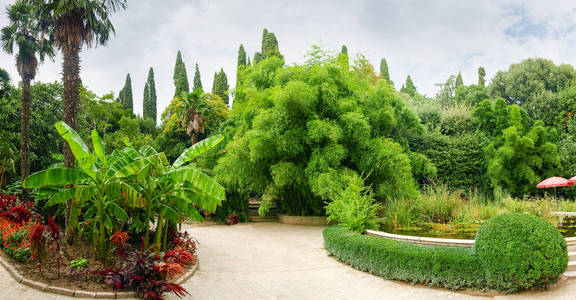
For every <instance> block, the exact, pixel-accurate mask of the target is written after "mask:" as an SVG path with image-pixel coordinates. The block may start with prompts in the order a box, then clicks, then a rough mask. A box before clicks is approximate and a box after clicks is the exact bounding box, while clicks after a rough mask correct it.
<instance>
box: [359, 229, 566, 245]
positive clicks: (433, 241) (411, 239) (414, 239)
mask: <svg viewBox="0 0 576 300" xmlns="http://www.w3.org/2000/svg"><path fill="white" fill-rule="evenodd" d="M366 235H370V236H375V237H381V238H387V239H391V240H394V241H400V242H407V243H411V244H420V245H433V246H452V247H467V248H472V247H474V240H463V239H438V238H429V237H422V236H410V235H400V234H393V233H388V232H384V231H378V230H366ZM564 239H565V240H566V244H568V246H571V245H576V237H569V238H564Z"/></svg>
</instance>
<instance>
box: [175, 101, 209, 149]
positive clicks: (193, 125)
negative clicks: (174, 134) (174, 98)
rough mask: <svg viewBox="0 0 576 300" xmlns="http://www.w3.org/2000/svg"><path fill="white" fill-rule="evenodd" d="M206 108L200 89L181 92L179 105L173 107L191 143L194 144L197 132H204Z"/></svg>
mask: <svg viewBox="0 0 576 300" xmlns="http://www.w3.org/2000/svg"><path fill="white" fill-rule="evenodd" d="M208 109H209V107H208V104H207V103H206V98H205V97H204V94H203V93H202V91H201V90H196V91H194V92H192V93H188V94H182V95H181V102H180V105H179V106H177V107H176V108H175V113H176V114H178V116H179V117H180V119H181V120H182V121H181V123H182V126H183V127H185V128H186V134H188V135H189V136H190V142H191V144H192V145H194V144H196V141H197V140H198V139H197V136H198V134H203V133H204V120H203V117H204V116H205V115H206V114H207V112H208Z"/></svg>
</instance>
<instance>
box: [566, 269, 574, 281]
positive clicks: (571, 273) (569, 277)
mask: <svg viewBox="0 0 576 300" xmlns="http://www.w3.org/2000/svg"><path fill="white" fill-rule="evenodd" d="M564 276H566V278H567V279H576V271H568V272H565V273H564Z"/></svg>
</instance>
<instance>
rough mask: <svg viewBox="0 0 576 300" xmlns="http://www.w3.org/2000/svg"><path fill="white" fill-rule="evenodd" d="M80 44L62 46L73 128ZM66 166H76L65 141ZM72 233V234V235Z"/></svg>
mask: <svg viewBox="0 0 576 300" xmlns="http://www.w3.org/2000/svg"><path fill="white" fill-rule="evenodd" d="M80 49H81V48H80V46H79V45H67V46H65V47H62V54H63V56H64V61H63V63H62V82H63V84H64V99H63V100H64V101H63V104H64V116H63V119H64V122H65V123H66V124H68V125H69V126H70V127H72V128H73V129H76V115H77V114H78V102H79V94H80ZM63 152H64V166H65V167H66V168H74V155H73V154H72V150H70V145H68V143H67V142H66V141H64V151H63ZM70 204H71V203H70V200H68V201H67V202H66V215H65V219H66V220H65V224H66V235H69V236H68V241H69V242H70V241H71V238H72V236H73V233H72V234H71V232H70V229H69V228H68V222H69V218H70ZM70 234H71V235H70Z"/></svg>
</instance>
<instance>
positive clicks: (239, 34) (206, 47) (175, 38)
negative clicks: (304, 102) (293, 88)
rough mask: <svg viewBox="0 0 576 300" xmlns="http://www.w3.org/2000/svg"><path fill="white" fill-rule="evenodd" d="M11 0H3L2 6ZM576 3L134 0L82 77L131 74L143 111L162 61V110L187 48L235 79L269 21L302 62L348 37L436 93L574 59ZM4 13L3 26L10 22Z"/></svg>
mask: <svg viewBox="0 0 576 300" xmlns="http://www.w3.org/2000/svg"><path fill="white" fill-rule="evenodd" d="M9 2H10V1H7V0H0V6H5V5H6V4H8V3H9ZM575 7H576V4H573V2H570V1H537V0H530V1H521V0H506V1H456V0H453V1H440V0H438V1H415V0H414V1H391V0H390V1H375V0H374V1H344V0H341V1H328V0H318V1H304V0H294V1H288V0H283V1H266V0H250V1H233V0H218V1H217V0H211V1H206V0H205V1H178V0H167V1H157V0H156V1H153V0H140V1H129V3H128V9H127V10H126V11H123V12H119V13H117V14H115V15H114V17H113V21H114V24H115V26H116V36H115V37H113V38H112V40H111V41H110V43H109V45H108V46H107V47H98V48H96V49H85V50H84V51H83V52H82V73H81V77H82V80H83V82H84V84H85V85H87V86H88V87H89V88H90V89H92V90H94V91H95V92H96V93H98V94H103V93H106V92H109V91H114V92H115V93H117V92H118V90H120V89H121V88H122V85H123V84H124V78H125V76H126V73H130V74H131V76H132V84H133V92H134V98H135V99H134V100H135V110H136V112H138V113H139V112H141V110H142V108H141V105H142V90H143V86H144V83H145V80H146V76H147V72H148V68H149V67H154V70H155V75H156V85H157V92H158V105H159V112H161V111H162V110H163V109H164V108H165V107H166V106H167V105H168V103H169V101H170V99H171V97H172V95H173V93H174V87H173V83H172V71H173V67H174V60H175V56H176V52H177V51H178V49H181V50H182V54H183V58H184V61H185V63H186V67H187V69H188V77H189V80H190V82H192V78H193V75H194V64H195V63H199V65H200V71H201V73H202V79H203V85H204V88H205V89H206V90H210V89H211V86H212V77H213V74H214V72H215V71H217V70H219V69H220V68H224V70H225V72H226V73H227V74H228V76H229V78H228V79H229V80H228V81H229V82H230V83H232V84H233V83H234V82H235V70H236V54H237V50H238V46H239V45H240V43H243V44H244V46H245V47H246V49H247V52H248V54H249V55H250V56H252V55H253V53H254V52H255V51H257V50H258V49H259V48H260V39H261V34H262V29H263V28H268V29H269V30H271V31H272V32H274V33H276V36H277V37H278V41H279V46H280V51H281V52H282V53H283V54H284V56H285V58H286V60H287V62H288V63H293V62H301V61H303V56H304V55H305V53H306V51H307V50H308V49H309V48H310V45H311V44H314V43H321V44H322V45H324V46H325V47H327V48H328V49H331V50H338V49H340V46H341V45H342V44H346V45H347V46H348V49H349V51H350V52H352V53H357V52H361V53H363V54H365V55H366V56H367V57H368V58H369V59H370V60H371V61H372V63H373V64H374V65H375V66H378V63H379V60H380V58H381V57H386V59H387V60H388V64H389V67H390V72H391V76H392V79H393V80H394V81H395V82H396V86H397V87H399V86H400V85H401V84H402V82H403V81H404V79H405V78H406V76H407V75H408V74H410V75H411V76H412V78H413V80H414V82H415V84H416V86H417V87H418V89H419V91H420V92H423V93H425V94H428V95H434V94H435V92H436V87H435V86H434V84H435V83H441V82H444V81H445V80H446V79H447V78H448V76H449V75H451V74H456V73H458V72H459V71H461V72H462V75H463V77H464V81H465V83H473V82H475V81H476V80H477V75H476V70H477V68H478V66H480V65H482V66H484V67H485V68H486V70H487V73H488V74H487V75H488V77H489V78H490V77H491V76H492V75H493V74H494V73H495V72H496V71H497V70H501V69H506V68H507V67H508V66H509V64H511V63H514V62H518V61H520V60H522V59H525V58H528V57H536V56H541V57H546V58H550V59H552V60H554V61H555V62H557V63H560V62H562V63H576V54H574V52H573V51H571V49H574V46H575V45H576V35H575V33H574V29H575V28H576V27H575V26H576V22H575V20H576V10H575ZM6 23H7V20H6V17H5V15H3V14H2V16H1V17H0V26H4V25H6ZM60 65H61V59H60V57H57V58H56V61H55V62H54V63H52V62H48V63H45V64H44V65H42V66H40V70H39V76H38V79H39V80H41V81H54V80H59V79H60V72H61V70H60V69H61V67H60ZM0 67H3V68H6V69H8V70H9V72H10V73H11V74H12V76H13V77H16V70H15V68H14V59H13V57H11V56H9V55H6V54H0Z"/></svg>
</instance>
